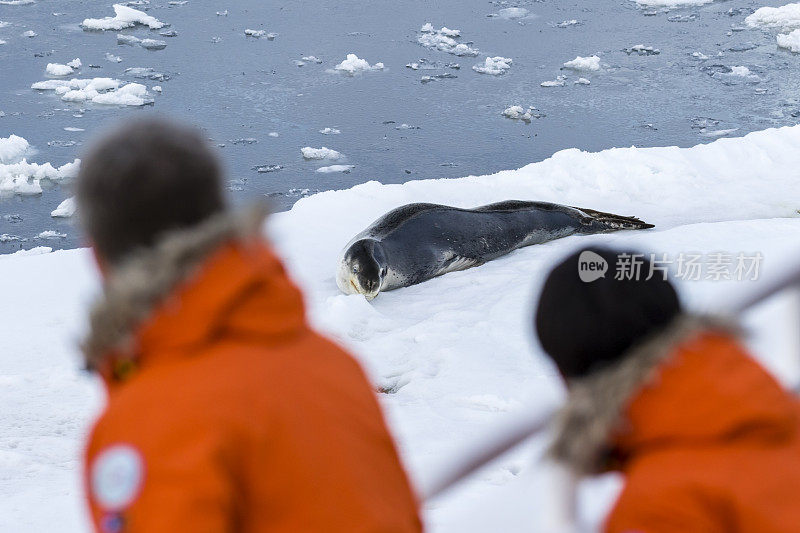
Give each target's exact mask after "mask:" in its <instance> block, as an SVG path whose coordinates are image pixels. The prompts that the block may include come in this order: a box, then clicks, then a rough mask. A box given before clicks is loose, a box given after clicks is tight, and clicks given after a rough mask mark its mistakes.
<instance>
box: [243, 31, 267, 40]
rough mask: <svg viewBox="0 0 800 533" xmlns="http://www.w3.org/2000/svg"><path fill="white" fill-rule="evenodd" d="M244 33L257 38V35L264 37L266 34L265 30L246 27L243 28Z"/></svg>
mask: <svg viewBox="0 0 800 533" xmlns="http://www.w3.org/2000/svg"><path fill="white" fill-rule="evenodd" d="M244 34H245V35H247V36H248V37H255V38H259V37H264V36H265V35H266V34H267V31H266V30H251V29H246V30H244Z"/></svg>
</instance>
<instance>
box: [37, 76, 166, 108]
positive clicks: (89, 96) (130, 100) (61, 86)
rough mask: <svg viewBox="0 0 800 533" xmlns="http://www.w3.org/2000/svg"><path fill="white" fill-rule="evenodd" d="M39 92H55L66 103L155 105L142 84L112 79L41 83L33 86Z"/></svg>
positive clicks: (47, 81)
mask: <svg viewBox="0 0 800 533" xmlns="http://www.w3.org/2000/svg"><path fill="white" fill-rule="evenodd" d="M31 89H36V90H39V91H55V93H56V94H58V95H60V96H61V99H62V100H64V101H65V102H92V103H95V104H104V105H118V106H137V107H138V106H143V105H146V104H151V103H153V99H152V98H151V97H150V94H149V93H148V92H147V87H145V86H144V85H142V84H141V83H127V84H123V82H121V81H120V80H115V79H112V78H92V79H77V78H75V79H71V80H69V81H66V80H46V81H39V82H36V83H34V84H33V85H31Z"/></svg>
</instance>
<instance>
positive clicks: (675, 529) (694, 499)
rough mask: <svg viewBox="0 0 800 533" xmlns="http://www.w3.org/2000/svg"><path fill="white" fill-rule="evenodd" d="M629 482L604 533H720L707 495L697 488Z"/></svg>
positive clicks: (720, 530)
mask: <svg viewBox="0 0 800 533" xmlns="http://www.w3.org/2000/svg"><path fill="white" fill-rule="evenodd" d="M643 485H644V483H637V482H636V481H633V482H629V483H628V485H627V486H626V487H625V490H624V491H623V493H622V495H621V496H620V498H619V500H618V501H617V504H616V505H615V507H614V509H613V510H612V511H611V514H610V515H609V517H608V520H607V522H606V525H605V528H604V531H605V532H606V533H717V532H719V533H724V532H725V531H729V529H728V528H727V527H726V525H725V524H721V523H719V522H718V521H715V519H714V518H715V517H718V516H719V513H718V512H710V511H711V510H710V509H708V508H707V507H706V506H709V505H713V504H712V503H711V502H710V495H709V494H704V492H703V491H702V490H701V489H700V488H699V487H698V488H692V487H690V486H682V485H680V484H674V485H673V484H670V485H660V484H659V483H658V482H656V483H655V484H650V485H648V486H643Z"/></svg>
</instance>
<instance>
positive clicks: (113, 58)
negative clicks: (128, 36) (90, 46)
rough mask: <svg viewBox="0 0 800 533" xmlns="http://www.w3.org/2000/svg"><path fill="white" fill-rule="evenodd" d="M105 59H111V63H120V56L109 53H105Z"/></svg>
mask: <svg viewBox="0 0 800 533" xmlns="http://www.w3.org/2000/svg"><path fill="white" fill-rule="evenodd" d="M106 61H111V62H112V63H122V58H121V57H119V56H115V55H114V54H111V53H106Z"/></svg>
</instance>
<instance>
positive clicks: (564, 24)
mask: <svg viewBox="0 0 800 533" xmlns="http://www.w3.org/2000/svg"><path fill="white" fill-rule="evenodd" d="M581 24H582V22H581V21H579V20H578V19H570V20H562V21H561V22H559V23H558V24H556V27H557V28H571V27H572V26H580V25H581Z"/></svg>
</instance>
